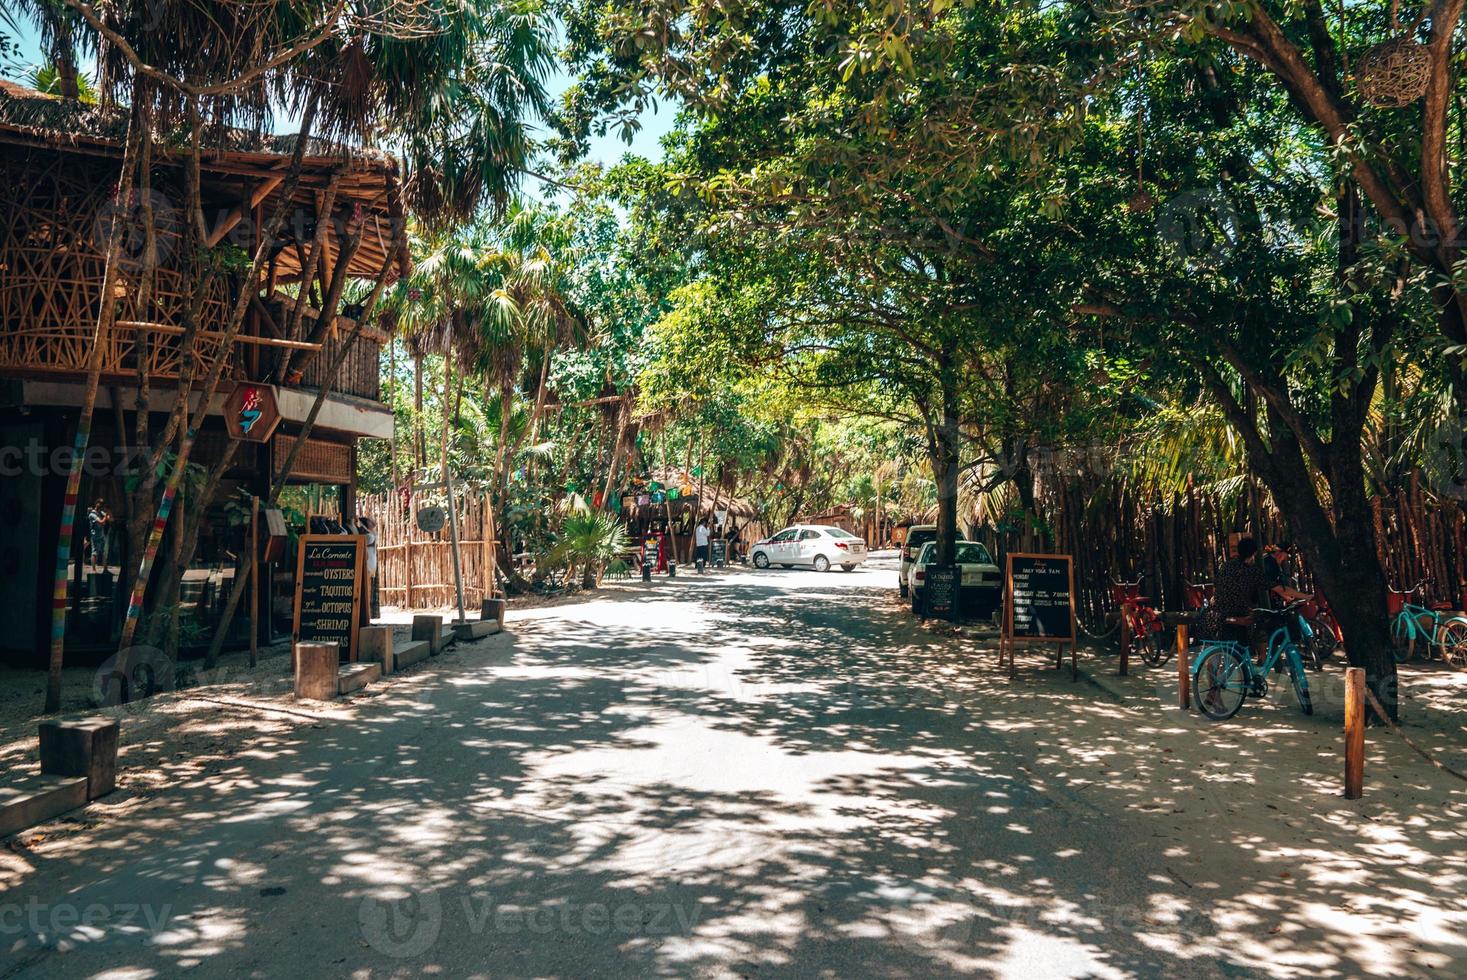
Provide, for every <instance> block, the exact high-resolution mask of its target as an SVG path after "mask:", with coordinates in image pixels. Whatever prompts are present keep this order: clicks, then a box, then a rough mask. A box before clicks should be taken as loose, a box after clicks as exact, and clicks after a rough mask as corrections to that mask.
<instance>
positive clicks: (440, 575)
mask: <svg viewBox="0 0 1467 980" xmlns="http://www.w3.org/2000/svg"><path fill="white" fill-rule="evenodd" d="M457 496H458V497H459V500H458V529H459V554H460V557H461V558H462V564H463V579H464V605H465V607H466V608H467V609H468V611H469V612H470V613H471V614H472V613H475V612H477V611H478V609H479V607H480V605H481V604H482V602H483V600H484V599H485V598H488V597H489V596H490V595H492V594H493V585H492V581H491V579H490V576H489V574H488V570H489V569H491V568H492V566H493V560H494V545H493V541H492V540H491V537H490V535H489V533H488V532H489V516H490V515H489V507H488V506H487V499H486V495H485V494H483V493H479V492H472V493H461V494H458V495H457ZM422 504H423V502H422V501H416V502H414V503H413V504H411V505H409V504H408V503H407V502H405V501H404V500H403V497H402V496H401V495H399V494H392V493H388V494H380V495H377V494H373V495H363V496H361V497H360V498H359V499H358V502H357V510H358V511H359V512H360V513H362V514H365V515H366V516H368V517H371V518H372V519H373V520H375V521H376V522H377V585H378V588H379V589H380V590H381V601H382V604H383V605H391V606H399V607H402V608H411V609H442V608H446V607H449V606H452V605H454V603H455V597H454V584H453V547H452V543H451V540H450V538H449V533H448V526H447V525H446V524H445V525H444V527H443V530H442V531H440V532H438V533H436V534H426V533H424V532H423V531H421V530H419V529H418V524H417V520H416V517H415V514H416V511H417V508H418V507H419V506H422Z"/></svg>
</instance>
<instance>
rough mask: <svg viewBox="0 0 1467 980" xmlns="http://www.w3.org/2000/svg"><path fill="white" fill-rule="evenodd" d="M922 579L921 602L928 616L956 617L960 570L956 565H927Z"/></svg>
mask: <svg viewBox="0 0 1467 980" xmlns="http://www.w3.org/2000/svg"><path fill="white" fill-rule="evenodd" d="M923 572H924V578H923V580H922V596H923V598H922V602H923V604H924V605H925V606H926V611H927V615H928V616H932V617H935V618H938V619H957V618H958V585H959V582H960V581H961V578H960V576H961V575H962V571H961V569H960V567H959V566H957V565H928V566H927V567H926V568H925V569H924V570H923Z"/></svg>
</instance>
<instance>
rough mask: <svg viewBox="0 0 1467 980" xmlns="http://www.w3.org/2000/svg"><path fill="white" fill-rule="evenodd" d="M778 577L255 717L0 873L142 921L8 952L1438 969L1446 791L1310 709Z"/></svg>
mask: <svg viewBox="0 0 1467 980" xmlns="http://www.w3.org/2000/svg"><path fill="white" fill-rule="evenodd" d="M781 578H782V577H780V576H768V577H766V576H756V575H747V574H745V575H728V576H726V577H723V578H718V579H715V578H712V577H710V578H709V579H706V580H704V581H702V582H699V583H698V584H697V586H695V587H694V586H689V587H682V588H658V589H656V590H649V591H648V592H647V593H645V594H638V593H635V592H630V593H627V594H624V595H621V596H619V597H617V598H615V599H607V600H599V601H595V602H591V603H586V604H583V605H580V606H574V607H563V608H560V609H557V610H554V611H553V612H552V613H547V614H546V615H544V616H543V617H541V618H538V619H535V620H533V621H531V622H527V623H525V624H523V625H521V626H519V627H516V634H515V635H506V636H502V637H500V638H496V639H495V640H492V641H486V642H485V643H484V644H480V645H478V646H477V647H475V648H472V649H469V650H465V651H463V652H460V653H456V654H451V655H449V657H448V658H445V659H441V660H439V661H436V662H435V663H434V664H432V665H430V670H427V671H423V672H419V673H417V674H412V675H408V676H407V677H405V678H404V679H402V680H400V681H398V682H396V683H394V684H392V685H391V686H389V687H386V688H384V691H385V693H382V694H380V696H377V697H375V698H373V699H372V700H371V701H370V703H369V704H364V705H363V706H362V707H361V708H360V709H359V710H356V711H355V712H354V714H353V717H351V718H349V719H347V720H342V721H332V722H329V723H325V724H324V727H320V728H316V727H312V726H311V725H310V724H309V723H299V724H288V723H273V722H272V724H271V725H270V726H268V729H267V730H264V731H262V733H261V734H260V735H259V736H258V737H257V738H256V739H255V740H254V741H252V742H251V743H250V744H249V745H248V746H247V748H246V749H245V751H243V752H241V753H239V754H238V755H237V756H235V757H234V758H233V759H231V760H223V761H221V762H220V764H219V765H218V766H217V767H215V768H213V769H211V770H210V771H208V772H207V773H205V774H200V773H198V772H197V771H195V770H190V771H188V772H187V773H184V772H183V771H182V770H181V769H180V779H179V781H178V783H177V785H175V786H173V787H172V788H171V789H170V790H169V791H167V792H166V793H160V794H158V795H156V796H153V797H151V798H150V799H149V800H148V801H147V805H146V807H143V808H140V809H139V810H138V811H137V812H136V813H134V814H130V815H126V816H125V817H123V818H119V819H118V820H117V821H116V822H114V823H112V824H109V825H106V826H103V827H100V828H98V829H97V830H96V831H95V832H94V833H93V834H92V835H91V836H89V837H85V838H78V839H77V841H76V842H75V844H74V846H72V847H69V848H66V849H61V850H59V851H58V852H57V853H56V854H54V855H52V856H51V857H50V858H48V859H46V860H45V861H43V862H38V864H37V867H36V870H35V871H34V872H33V873H31V874H30V875H28V876H27V877H26V879H25V880H24V881H23V882H22V883H21V884H20V885H19V886H18V887H17V888H14V889H12V892H13V893H14V894H15V895H16V898H17V900H19V901H20V902H21V903H24V902H26V901H28V900H30V899H32V898H34V899H37V900H39V901H41V902H43V903H47V904H48V905H52V906H54V905H55V904H56V903H70V904H72V905H75V906H79V907H85V906H87V905H88V904H94V903H95V904H115V903H118V902H121V901H124V900H125V901H129V902H134V903H140V904H146V905H150V906H152V907H154V908H155V909H157V908H160V907H162V906H164V905H167V906H170V913H171V914H170V917H169V921H168V923H167V925H166V926H165V927H164V928H162V929H159V930H153V931H152V932H151V933H148V932H146V931H143V932H139V931H129V930H127V929H123V928H112V927H103V928H100V929H95V930H93V931H91V932H83V931H79V930H78V929H77V928H75V927H72V928H65V927H63V928H59V929H51V930H49V931H47V932H46V934H45V935H41V936H36V935H33V934H31V933H29V932H27V933H24V934H22V935H20V936H19V938H18V940H17V941H18V942H19V944H20V948H19V949H17V950H15V955H17V956H27V957H32V959H31V960H30V961H29V962H30V969H31V970H33V971H35V972H36V973H37V974H46V973H60V972H62V971H63V970H64V971H65V972H67V973H68V974H69V975H77V974H78V973H79V972H86V971H100V970H101V969H102V968H103V967H104V965H105V966H106V967H107V968H113V969H125V968H131V969H133V970H136V971H138V972H139V974H140V975H146V973H147V972H148V971H152V972H154V973H155V974H157V975H164V974H171V973H173V972H176V971H177V970H180V969H185V968H193V967H203V968H205V969H207V970H209V971H211V972H216V971H217V972H221V973H222V972H226V971H228V972H238V973H246V974H251V973H258V974H261V975H263V974H267V973H275V972H279V971H280V970H281V969H283V968H285V967H286V965H287V964H288V968H289V969H290V971H291V972H296V973H309V972H311V971H325V972H326V973H327V975H342V974H347V973H353V974H356V975H361V976H394V975H401V976H418V975H423V974H428V973H438V974H441V975H445V976H463V975H485V976H529V975H535V976H567V977H570V976H577V977H579V976H587V975H596V976H638V977H641V976H650V975H669V976H685V975H699V974H732V973H738V974H741V975H745V976H751V975H756V974H757V975H759V976H776V977H809V976H822V975H829V976H846V975H862V976H864V975H874V976H893V977H905V976H931V975H940V974H950V973H971V974H974V975H979V976H1035V975H1045V976H1048V975H1072V976H1096V977H1107V976H1115V977H1122V976H1166V977H1173V976H1233V975H1239V974H1243V975H1252V974H1257V975H1265V976H1278V977H1290V976H1304V975H1308V976H1361V975H1403V974H1420V975H1425V974H1427V973H1430V972H1435V973H1437V974H1441V973H1442V972H1443V971H1445V972H1447V973H1451V972H1456V971H1460V970H1461V969H1462V968H1463V966H1464V963H1467V945H1464V944H1463V940H1462V935H1463V933H1462V927H1463V921H1464V905H1463V901H1462V884H1463V882H1464V881H1467V848H1464V847H1463V840H1462V835H1461V831H1460V829H1459V828H1460V827H1461V826H1462V823H1461V821H1462V818H1463V817H1464V816H1467V809H1464V802H1467V796H1464V794H1463V793H1462V792H1461V791H1459V790H1457V789H1456V788H1455V787H1452V786H1449V785H1447V784H1445V783H1444V782H1443V781H1442V780H1440V779H1439V778H1437V777H1436V776H1434V775H1433V774H1432V773H1431V771H1430V770H1426V769H1425V767H1420V766H1416V767H1409V766H1406V765H1405V764H1402V765H1401V766H1400V768H1399V770H1398V771H1397V770H1395V769H1394V766H1393V771H1392V775H1393V776H1399V777H1400V778H1399V779H1392V780H1391V781H1390V783H1388V784H1386V785H1383V786H1381V788H1380V790H1379V791H1373V792H1372V793H1371V794H1370V795H1369V796H1367V798H1366V800H1364V801H1360V802H1357V803H1346V802H1345V801H1343V800H1341V799H1339V798H1338V797H1337V796H1336V795H1335V794H1336V793H1337V787H1336V786H1335V785H1334V774H1335V771H1336V770H1337V768H1338V755H1337V744H1336V743H1337V739H1336V738H1334V736H1333V732H1332V730H1330V729H1327V728H1325V727H1323V726H1316V725H1311V724H1307V723H1304V722H1303V720H1302V719H1299V720H1295V719H1293V718H1290V717H1288V716H1285V715H1283V714H1282V713H1278V712H1272V713H1261V714H1257V715H1254V716H1252V717H1249V718H1240V720H1238V721H1237V722H1235V723H1232V724H1230V725H1227V726H1208V725H1205V724H1202V723H1200V722H1198V721H1197V720H1196V719H1194V718H1190V717H1187V716H1184V715H1182V714H1181V713H1180V712H1176V711H1171V712H1163V711H1160V710H1139V709H1137V708H1135V707H1132V706H1128V705H1122V704H1117V703H1115V702H1113V701H1110V700H1107V699H1105V698H1104V697H1103V695H1102V694H1101V692H1099V691H1098V690H1096V689H1095V688H1093V687H1089V686H1087V685H1084V684H1075V683H1072V682H1071V681H1070V680H1069V675H1068V671H1065V672H1064V673H1063V674H1058V673H1057V672H1055V671H1053V670H1052V669H1045V668H1044V667H1043V666H1042V665H1043V664H1045V663H1047V662H1048V661H1047V658H1046V656H1045V655H1044V654H1035V655H1033V656H1032V657H1025V656H1023V655H1021V657H1020V666H1021V670H1020V673H1019V676H1018V678H1017V679H1016V680H1014V681H1010V680H1009V679H1008V678H1007V677H1006V676H1004V674H1002V673H1001V672H999V671H997V669H996V653H995V652H994V651H993V650H992V649H991V648H985V647H982V646H980V645H978V644H975V643H974V642H972V641H966V640H955V639H944V638H937V637H934V636H932V635H931V634H930V633H928V632H926V631H924V630H922V629H921V628H919V627H917V626H916V625H914V623H913V622H912V620H911V619H910V617H909V616H908V615H907V614H906V613H905V612H904V611H902V609H901V607H900V606H899V605H897V604H896V603H895V600H894V598H893V597H892V596H891V594H890V591H889V590H886V589H879V588H867V587H863V586H860V585H852V584H849V583H841V582H839V578H838V577H837V576H831V577H830V580H829V583H830V584H826V580H824V579H822V578H821V577H819V576H813V575H804V576H800V577H796V576H790V577H789V579H788V581H782V580H781ZM791 582H794V583H798V584H799V585H801V586H803V587H802V588H798V589H793V588H791V587H790V583H791ZM139 758H140V759H141V758H142V755H141V753H140V754H139ZM151 758H152V759H153V760H154V761H155V762H156V763H157V764H158V765H160V766H162V767H163V769H164V770H165V771H166V770H167V768H168V767H169V765H170V764H171V763H170V762H169V761H168V760H167V759H166V758H162V757H160V756H158V755H154V756H151ZM1394 761H1395V760H1394V757H1392V762H1394ZM180 765H181V764H180ZM1387 786H1389V787H1390V788H1389V789H1387V788H1386V787H1387ZM124 896H125V898H124ZM10 939H11V937H9V936H0V940H3V941H7V942H8V941H9V940H10ZM58 940H59V941H60V943H61V944H62V945H65V946H69V947H71V949H70V951H69V952H67V953H65V954H64V955H62V954H59V953H47V952H46V951H45V950H44V949H41V950H40V951H38V948H39V947H45V946H46V945H47V944H50V945H55V944H56V943H57V942H58Z"/></svg>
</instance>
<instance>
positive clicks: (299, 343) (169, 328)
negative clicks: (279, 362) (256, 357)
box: [114, 320, 321, 351]
mask: <svg viewBox="0 0 1467 980" xmlns="http://www.w3.org/2000/svg"><path fill="white" fill-rule="evenodd" d="M114 326H118V327H124V328H126V329H129V330H146V331H148V332H149V333H162V334H169V335H170V336H174V337H178V336H182V335H183V333H184V332H185V330H184V328H183V327H176V326H174V325H173V324H171V323H150V322H148V321H146V320H118V321H117V322H116V323H115V324H114ZM197 336H198V338H199V339H200V340H219V339H221V338H222V337H223V336H224V335H223V334H222V333H216V332H214V331H208V330H200V331H199V332H198V334H197ZM234 342H235V343H236V344H253V345H255V346H256V347H285V348H288V349H290V350H309V351H319V350H320V349H321V345H320V344H312V343H309V342H308V341H304V340H276V339H275V338H274V337H251V336H249V335H248V334H236V335H235V338H234Z"/></svg>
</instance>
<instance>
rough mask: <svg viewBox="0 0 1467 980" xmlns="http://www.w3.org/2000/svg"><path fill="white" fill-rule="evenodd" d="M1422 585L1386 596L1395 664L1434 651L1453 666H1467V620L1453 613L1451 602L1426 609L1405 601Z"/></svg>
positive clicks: (1435, 604)
mask: <svg viewBox="0 0 1467 980" xmlns="http://www.w3.org/2000/svg"><path fill="white" fill-rule="evenodd" d="M1425 584H1426V583H1425V582H1417V583H1416V585H1415V587H1413V588H1410V589H1407V590H1406V591H1405V592H1397V591H1396V590H1395V589H1391V590H1390V593H1389V595H1387V597H1386V608H1387V609H1388V610H1389V612H1390V614H1391V615H1392V616H1393V617H1394V620H1393V621H1392V623H1391V639H1392V640H1393V641H1394V643H1395V653H1396V663H1398V664H1403V663H1405V662H1406V661H1408V660H1410V659H1411V658H1412V656H1414V655H1415V654H1418V653H1419V654H1421V656H1422V658H1423V659H1425V658H1427V657H1430V656H1431V654H1432V652H1433V651H1436V652H1439V653H1440V654H1441V658H1442V659H1443V660H1445V661H1446V662H1447V663H1449V664H1451V665H1452V666H1453V667H1467V617H1464V616H1463V615H1462V614H1461V613H1459V612H1454V611H1453V610H1452V607H1451V604H1450V603H1445V602H1442V603H1433V604H1432V605H1431V606H1430V607H1427V606H1421V605H1417V604H1415V603H1412V602H1407V601H1406V600H1407V599H1409V598H1410V597H1411V596H1413V595H1415V594H1417V593H1418V592H1420V591H1421V587H1422V586H1423V585H1425Z"/></svg>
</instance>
